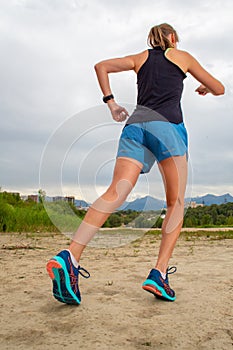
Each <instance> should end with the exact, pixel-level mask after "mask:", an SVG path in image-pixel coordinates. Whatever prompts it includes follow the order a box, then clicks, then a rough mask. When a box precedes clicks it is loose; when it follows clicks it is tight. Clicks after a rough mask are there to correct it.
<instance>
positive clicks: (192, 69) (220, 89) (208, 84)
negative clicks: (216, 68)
mask: <svg viewBox="0 0 233 350" xmlns="http://www.w3.org/2000/svg"><path fill="white" fill-rule="evenodd" d="M186 54H187V55H188V67H187V71H188V72H189V73H190V74H191V75H192V76H193V77H194V78H195V79H197V80H198V81H199V82H200V83H201V85H200V86H199V87H198V88H197V89H196V90H195V91H196V92H198V93H199V95H202V96H205V95H206V94H207V93H209V92H210V93H211V94H213V95H215V96H218V95H223V94H224V92H225V88H224V86H223V84H222V83H221V82H220V81H219V80H217V79H216V78H214V77H213V76H212V75H211V74H210V73H208V72H207V71H206V70H205V69H204V68H203V67H202V66H201V65H200V63H199V62H198V61H197V60H196V59H195V58H194V57H193V56H192V55H190V54H189V53H186Z"/></svg>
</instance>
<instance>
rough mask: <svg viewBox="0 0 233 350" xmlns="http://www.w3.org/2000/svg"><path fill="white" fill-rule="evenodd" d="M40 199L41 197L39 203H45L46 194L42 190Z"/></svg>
mask: <svg viewBox="0 0 233 350" xmlns="http://www.w3.org/2000/svg"><path fill="white" fill-rule="evenodd" d="M38 197H39V203H43V202H44V200H45V197H46V192H45V191H43V190H42V189H39V191H38Z"/></svg>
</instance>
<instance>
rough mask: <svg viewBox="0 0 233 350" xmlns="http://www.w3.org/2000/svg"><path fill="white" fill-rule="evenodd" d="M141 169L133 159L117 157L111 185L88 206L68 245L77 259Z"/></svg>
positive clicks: (122, 201) (127, 190)
mask: <svg viewBox="0 0 233 350" xmlns="http://www.w3.org/2000/svg"><path fill="white" fill-rule="evenodd" d="M141 169H142V164H141V163H140V162H138V161H137V160H135V159H132V158H125V157H120V158H117V160H116V165H115V169H114V173H113V179H112V183H111V185H110V186H109V188H108V189H107V191H106V192H105V193H104V194H103V195H102V196H101V197H100V198H98V199H97V200H96V201H95V202H94V203H93V204H92V206H91V207H90V208H89V210H88V212H87V214H86V216H85V217H84V219H83V221H82V223H81V224H80V226H79V228H78V230H77V232H76V233H75V235H74V237H73V239H72V242H71V244H70V246H69V251H70V252H71V253H72V254H73V255H74V257H75V259H76V260H77V261H79V260H80V257H81V254H82V252H83V250H84V248H85V247H86V245H87V244H88V242H89V241H90V240H91V239H92V238H93V236H94V235H95V233H96V232H97V231H98V230H99V228H100V227H101V226H102V225H103V224H104V222H105V221H106V220H107V218H108V217H109V215H110V214H111V213H112V212H113V211H114V210H115V209H117V208H118V207H119V206H121V205H122V204H123V203H124V201H125V200H126V198H127V196H128V195H129V193H130V192H131V190H132V189H133V187H134V186H135V184H136V182H137V179H138V176H139V174H140V172H141Z"/></svg>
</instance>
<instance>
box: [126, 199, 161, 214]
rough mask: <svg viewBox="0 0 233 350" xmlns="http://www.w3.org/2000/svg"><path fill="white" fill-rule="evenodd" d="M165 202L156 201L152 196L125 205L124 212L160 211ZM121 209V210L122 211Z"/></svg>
mask: <svg viewBox="0 0 233 350" xmlns="http://www.w3.org/2000/svg"><path fill="white" fill-rule="evenodd" d="M164 205H165V201H163V200H161V199H156V198H154V197H151V196H146V197H143V198H137V199H135V200H134V201H133V202H128V203H125V204H124V206H123V207H121V208H122V210H128V209H131V210H136V211H149V210H160V209H162V208H163V207H164ZM121 208H120V209H121Z"/></svg>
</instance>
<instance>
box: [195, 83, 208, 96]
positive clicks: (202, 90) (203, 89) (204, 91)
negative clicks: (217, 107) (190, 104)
mask: <svg viewBox="0 0 233 350" xmlns="http://www.w3.org/2000/svg"><path fill="white" fill-rule="evenodd" d="M195 92H198V94H199V95H201V96H205V95H206V94H208V93H209V92H210V90H209V89H208V88H207V87H206V86H205V85H203V84H201V85H200V86H198V88H197V89H196V90H195Z"/></svg>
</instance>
